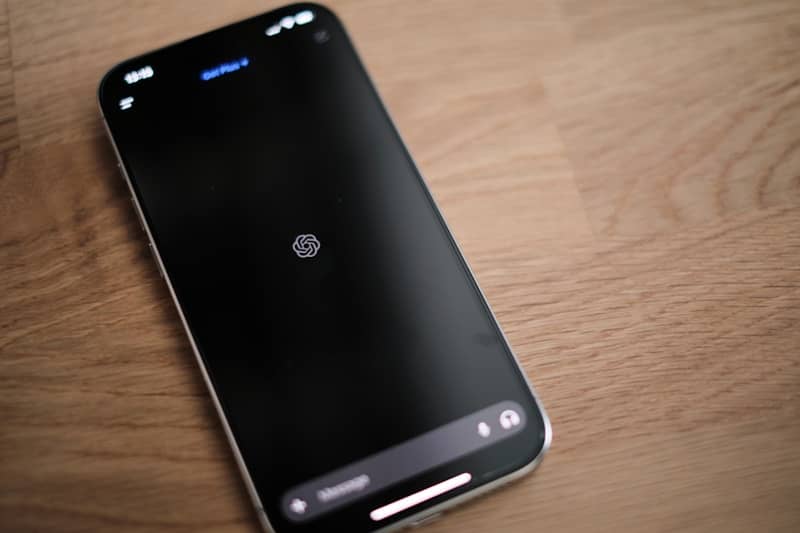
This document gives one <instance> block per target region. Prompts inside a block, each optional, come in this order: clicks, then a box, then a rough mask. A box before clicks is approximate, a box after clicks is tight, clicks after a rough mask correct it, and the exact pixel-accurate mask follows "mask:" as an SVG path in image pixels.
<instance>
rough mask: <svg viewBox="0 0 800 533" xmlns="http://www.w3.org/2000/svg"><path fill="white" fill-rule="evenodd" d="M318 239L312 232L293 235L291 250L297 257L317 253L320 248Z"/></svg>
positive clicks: (304, 257) (310, 255)
mask: <svg viewBox="0 0 800 533" xmlns="http://www.w3.org/2000/svg"><path fill="white" fill-rule="evenodd" d="M320 246H321V245H320V243H319V239H317V237H316V236H315V235H314V234H312V233H302V234H300V235H298V236H297V237H295V239H294V242H293V243H292V250H294V253H296V254H297V257H300V258H302V259H306V258H308V257H314V256H315V255H317V252H319V249H320Z"/></svg>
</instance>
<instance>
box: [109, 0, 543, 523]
mask: <svg viewBox="0 0 800 533" xmlns="http://www.w3.org/2000/svg"><path fill="white" fill-rule="evenodd" d="M407 38H409V37H408V35H403V36H398V40H399V39H407ZM99 103H100V108H101V112H102V114H103V117H104V120H105V122H106V126H107V129H108V133H109V136H110V138H111V141H112V144H113V146H114V147H115V150H116V152H117V156H118V157H119V163H120V167H121V169H122V174H123V176H124V178H125V180H126V181H127V185H128V187H129V188H130V192H131V194H132V198H133V204H134V208H135V210H136V213H137V215H138V216H139V217H140V219H141V222H142V225H143V227H144V230H145V233H146V235H147V238H148V240H149V246H150V248H151V250H152V252H153V255H154V258H155V261H156V264H157V265H158V268H159V270H160V272H161V274H162V276H163V278H164V281H165V282H166V285H167V287H168V290H169V292H170V294H171V295H172V298H173V299H174V301H175V305H176V306H177V309H178V314H179V315H180V318H181V320H182V322H183V324H184V326H185V329H186V332H187V334H188V337H189V340H190V343H191V346H192V348H193V350H194V353H195V355H196V357H197V361H198V363H199V366H200V370H201V372H202V373H203V376H204V378H205V381H206V383H207V385H208V389H209V391H210V393H211V396H212V397H213V400H214V403H215V405H216V408H217V411H218V413H219V416H220V418H221V420H222V425H223V428H224V430H225V432H226V434H227V437H228V439H229V441H230V444H231V447H232V448H233V452H234V454H235V457H236V460H237V462H238V464H239V466H240V469H241V472H242V475H243V477H244V481H245V483H246V485H247V487H248V490H249V492H250V495H251V497H252V499H253V502H254V504H255V506H256V509H257V512H258V515H259V518H260V520H261V523H262V524H263V526H264V528H265V529H266V530H268V531H277V532H315V531H375V530H381V531H389V530H394V529H399V528H401V527H403V526H406V525H409V524H412V523H416V522H419V521H421V520H423V519H427V518H429V517H431V516H433V515H435V514H438V513H440V512H441V511H442V510H444V509H446V508H448V507H450V506H452V505H455V504H456V503H458V502H462V501H464V500H466V499H468V498H470V497H473V496H476V495H478V494H480V493H482V492H486V491H488V490H490V489H492V488H494V487H496V486H498V485H499V484H501V483H504V482H506V481H509V480H511V479H514V478H516V477H519V476H521V475H523V474H525V473H526V472H529V471H531V470H532V469H533V467H534V466H536V465H537V464H538V462H539V461H540V460H541V458H542V456H543V454H544V452H545V450H546V449H547V447H548V445H549V443H550V438H551V437H550V435H551V430H550V424H549V422H548V419H547V417H546V415H545V413H544V411H543V409H542V407H541V406H540V404H539V402H538V400H537V398H536V396H535V394H534V392H533V390H532V389H531V387H530V385H529V383H528V382H527V380H526V377H525V375H524V373H523V372H522V370H521V369H520V367H519V365H518V363H517V361H516V359H515V357H514V355H513V353H512V351H511V349H510V347H509V345H508V342H507V341H506V339H505V337H504V335H503V333H502V331H501V329H500V327H499V326H498V323H497V321H496V320H495V318H494V316H493V314H492V312H491V310H490V309H489V306H488V304H487V303H486V300H485V298H484V296H483V295H482V293H481V291H480V289H479V288H478V286H477V284H476V282H475V279H474V277H473V276H472V274H471V272H470V270H469V267H468V266H467V264H466V262H465V260H464V258H463V257H462V255H461V253H460V251H459V249H458V247H457V245H456V243H455V241H454V239H453V237H452V235H451V234H450V232H449V230H448V228H447V226H446V224H445V222H444V220H443V218H442V215H441V214H440V213H439V211H438V209H437V207H436V205H435V204H434V201H433V198H432V197H431V194H430V193H429V191H428V189H427V188H426V186H425V184H424V182H423V180H422V177H421V176H420V174H419V172H418V170H417V168H416V166H415V165H414V162H413V161H412V159H411V157H410V155H409V153H408V151H407V150H406V148H405V146H404V144H403V142H402V141H401V139H400V136H399V135H398V133H397V130H396V129H395V127H394V126H393V124H392V121H391V120H390V118H389V116H388V114H387V112H386V110H385V108H384V106H383V104H382V103H381V100H380V98H379V97H378V94H377V92H376V90H375V88H374V87H373V85H372V83H371V82H370V79H369V77H368V75H367V73H366V71H365V70H364V67H363V65H362V64H361V62H360V61H359V59H358V56H357V54H356V52H355V50H354V48H353V45H352V44H351V42H350V40H349V38H348V36H347V34H346V32H345V30H344V28H343V26H342V24H341V23H340V22H339V20H338V19H337V18H336V16H335V15H334V14H333V13H332V12H331V11H329V10H328V9H326V8H324V7H322V6H319V5H315V4H293V5H289V6H286V7H283V8H280V9H277V10H274V11H270V12H268V13H265V14H263V15H259V16H256V17H253V18H251V19H248V20H244V21H242V22H238V23H235V24H232V25H229V26H226V27H223V28H220V29H217V30H214V31H211V32H209V33H205V34H203V35H200V36H197V37H194V38H191V39H188V40H186V41H183V42H180V43H177V44H174V45H171V46H168V47H166V48H162V49H160V50H156V51H154V52H151V53H148V54H144V55H142V56H139V57H136V58H134V59H130V60H128V61H124V62H123V63H120V64H119V65H117V66H116V67H114V68H112V69H111V70H110V71H109V72H108V73H107V74H106V76H105V77H104V78H103V80H102V82H101V83H100V87H99Z"/></svg>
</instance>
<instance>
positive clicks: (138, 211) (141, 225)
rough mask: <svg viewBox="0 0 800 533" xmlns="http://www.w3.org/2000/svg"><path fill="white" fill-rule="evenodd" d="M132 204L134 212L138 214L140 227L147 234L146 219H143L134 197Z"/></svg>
mask: <svg viewBox="0 0 800 533" xmlns="http://www.w3.org/2000/svg"><path fill="white" fill-rule="evenodd" d="M131 203H132V204H133V210H134V211H135V212H136V220H138V221H139V226H140V227H141V228H142V231H144V232H145V233H147V230H145V229H144V217H142V212H141V211H140V210H139V206H138V205H136V200H134V199H133V196H131Z"/></svg>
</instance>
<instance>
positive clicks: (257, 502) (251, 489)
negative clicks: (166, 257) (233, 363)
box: [98, 99, 275, 533]
mask: <svg viewBox="0 0 800 533" xmlns="http://www.w3.org/2000/svg"><path fill="white" fill-rule="evenodd" d="M98 106H100V102H99V99H98ZM100 115H101V116H102V117H103V126H104V127H105V130H106V134H107V135H108V138H109V139H110V140H111V146H113V147H114V153H115V154H116V156H117V162H118V163H119V170H120V172H121V173H122V176H123V177H124V178H125V182H126V183H127V184H128V190H129V191H130V193H131V197H132V198H133V203H134V206H135V207H136V210H137V213H136V216H137V217H139V220H140V221H141V223H142V226H143V227H144V230H145V232H146V233H147V239H148V241H149V243H150V245H151V246H150V247H151V249H152V251H153V255H154V258H155V260H156V263H157V268H158V269H159V271H160V272H161V274H162V275H163V276H164V281H166V283H167V288H168V289H169V295H170V297H171V298H172V302H173V303H174V304H175V308H176V309H177V310H178V315H179V316H180V317H181V323H182V324H183V329H184V331H185V332H186V336H187V337H188V338H189V343H190V344H191V346H192V351H193V352H194V356H195V360H196V361H197V366H199V367H200V372H202V374H203V381H205V383H206V388H207V389H208V392H209V393H210V394H211V399H212V400H213V402H214V408H215V409H216V410H217V416H219V419H220V421H221V422H222V428H223V429H224V430H225V436H226V437H227V438H228V443H229V444H230V446H231V449H232V450H233V455H234V457H235V458H236V464H237V465H238V466H239V472H240V473H241V475H242V478H243V479H244V484H245V486H246V487H247V492H248V493H249V494H250V499H251V500H252V501H253V505H254V506H255V508H256V512H257V514H258V520H259V522H261V526H262V527H263V528H264V530H265V531H266V532H267V533H274V532H275V529H274V528H273V527H272V524H270V522H269V519H268V518H267V514H266V512H264V506H263V505H262V503H261V498H259V496H258V491H257V490H256V487H255V485H254V484H253V479H252V478H251V477H250V472H249V471H248V470H247V466H246V465H245V462H244V458H243V457H242V452H241V451H240V450H239V446H238V444H237V443H236V439H235V438H234V437H233V431H231V427H230V424H228V419H227V418H226V417H225V412H224V411H223V410H222V404H221V403H220V401H219V397H217V392H216V390H214V386H213V385H212V383H211V377H210V376H209V375H208V370H206V365H205V363H203V359H202V357H200V351H199V350H198V349H197V344H195V342H194V337H193V336H192V332H191V331H190V330H189V324H188V323H187V322H186V317H185V316H184V315H183V309H182V308H181V304H180V303H179V302H178V298H177V296H175V290H174V289H173V287H172V282H171V281H170V279H169V274H168V273H167V271H166V269H165V268H164V263H163V262H162V261H161V255H160V254H159V252H158V248H157V247H156V244H155V241H154V240H153V234H152V233H151V231H150V226H149V225H148V224H147V220H145V218H144V216H142V213H144V211H142V206H141V205H140V204H139V198H138V197H137V196H136V192H135V191H134V189H133V183H131V180H130V177H129V176H128V172H127V170H125V164H124V163H123V162H122V157H121V156H120V153H119V149H118V148H117V143H116V142H115V140H114V136H113V135H112V134H111V130H110V129H109V127H108V123H107V122H106V119H105V116H103V108H102V106H100Z"/></svg>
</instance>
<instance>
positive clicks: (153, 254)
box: [147, 242, 164, 279]
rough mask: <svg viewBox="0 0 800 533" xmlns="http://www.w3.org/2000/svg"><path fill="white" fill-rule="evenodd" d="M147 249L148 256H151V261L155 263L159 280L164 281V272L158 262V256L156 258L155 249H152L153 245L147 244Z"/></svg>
mask: <svg viewBox="0 0 800 533" xmlns="http://www.w3.org/2000/svg"><path fill="white" fill-rule="evenodd" d="M147 247H148V248H150V255H152V256H153V261H155V262H156V268H157V269H158V275H159V276H161V279H164V271H163V270H162V269H161V263H160V262H159V261H158V256H156V249H155V248H153V243H152V242H148V243H147Z"/></svg>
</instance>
